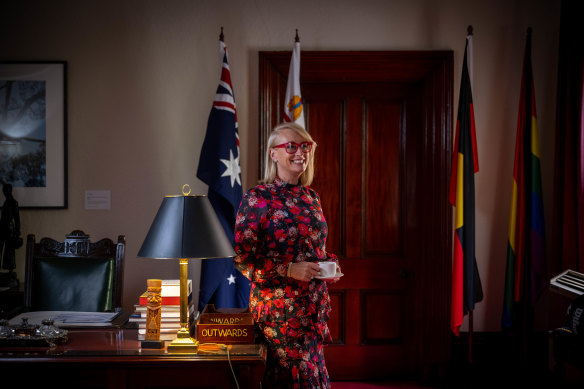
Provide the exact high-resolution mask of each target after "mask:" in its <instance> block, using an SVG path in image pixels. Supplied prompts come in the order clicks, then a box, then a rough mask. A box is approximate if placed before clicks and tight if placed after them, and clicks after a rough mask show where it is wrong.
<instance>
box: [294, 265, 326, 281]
mask: <svg viewBox="0 0 584 389" xmlns="http://www.w3.org/2000/svg"><path fill="white" fill-rule="evenodd" d="M288 266H289V268H288V274H289V277H292V278H294V279H295V280H298V281H307V282H308V281H310V280H312V279H313V278H314V277H316V276H318V274H319V272H320V268H319V267H318V263H315V262H291V263H290V264H289V265H288Z"/></svg>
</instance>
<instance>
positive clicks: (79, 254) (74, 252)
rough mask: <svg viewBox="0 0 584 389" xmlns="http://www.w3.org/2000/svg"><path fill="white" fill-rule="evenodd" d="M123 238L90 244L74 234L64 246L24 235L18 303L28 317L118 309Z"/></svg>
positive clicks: (120, 295) (52, 241) (83, 235)
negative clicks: (21, 292)
mask: <svg viewBox="0 0 584 389" xmlns="http://www.w3.org/2000/svg"><path fill="white" fill-rule="evenodd" d="M125 246H126V238H125V236H124V235H120V236H118V242H117V243H114V242H113V241H112V240H111V239H107V238H106V239H102V240H100V241H98V242H95V243H91V242H90V241H89V235H87V234H85V233H84V232H83V231H80V230H76V231H73V232H71V233H70V234H69V235H67V236H66V239H65V241H64V242H57V241H55V240H53V239H51V238H42V239H41V240H40V242H39V243H36V241H35V236H34V235H32V234H30V235H28V237H27V242H26V270H25V290H24V301H25V306H26V309H27V310H32V311H82V312H105V311H114V310H117V309H118V308H120V309H121V306H122V283H123V260H124V255H125Z"/></svg>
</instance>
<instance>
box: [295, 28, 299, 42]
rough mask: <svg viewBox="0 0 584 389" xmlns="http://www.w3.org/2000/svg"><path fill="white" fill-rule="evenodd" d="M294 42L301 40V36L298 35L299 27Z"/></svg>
mask: <svg viewBox="0 0 584 389" xmlns="http://www.w3.org/2000/svg"><path fill="white" fill-rule="evenodd" d="M294 42H300V38H299V37H298V29H296V36H295V37H294Z"/></svg>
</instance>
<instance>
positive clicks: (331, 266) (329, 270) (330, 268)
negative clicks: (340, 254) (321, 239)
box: [318, 261, 337, 278]
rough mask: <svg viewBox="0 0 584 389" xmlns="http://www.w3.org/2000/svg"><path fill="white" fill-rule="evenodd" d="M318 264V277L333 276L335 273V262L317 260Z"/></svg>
mask: <svg viewBox="0 0 584 389" xmlns="http://www.w3.org/2000/svg"><path fill="white" fill-rule="evenodd" d="M318 266H319V267H320V274H319V276H320V277H325V278H328V277H334V275H335V274H337V264H336V262H332V261H327V262H319V263H318Z"/></svg>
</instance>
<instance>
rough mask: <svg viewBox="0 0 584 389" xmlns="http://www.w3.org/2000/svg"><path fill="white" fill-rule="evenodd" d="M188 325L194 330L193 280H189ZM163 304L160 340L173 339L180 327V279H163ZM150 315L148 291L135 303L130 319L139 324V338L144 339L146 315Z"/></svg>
mask: <svg viewBox="0 0 584 389" xmlns="http://www.w3.org/2000/svg"><path fill="white" fill-rule="evenodd" d="M187 294H188V305H187V307H188V308H187V311H188V315H189V318H188V325H189V329H190V330H191V331H192V330H193V327H194V323H195V305H194V302H193V284H192V280H188V282H187ZM160 295H161V297H162V306H161V308H160V314H161V318H160V340H173V339H175V338H176V333H177V331H178V330H179V329H180V282H179V280H162V290H161V293H160ZM147 316H148V292H144V293H142V294H141V295H140V297H139V299H138V304H135V305H134V312H133V313H132V314H131V315H130V318H129V321H130V322H133V323H137V325H138V340H144V339H145V334H146V317H147Z"/></svg>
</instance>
